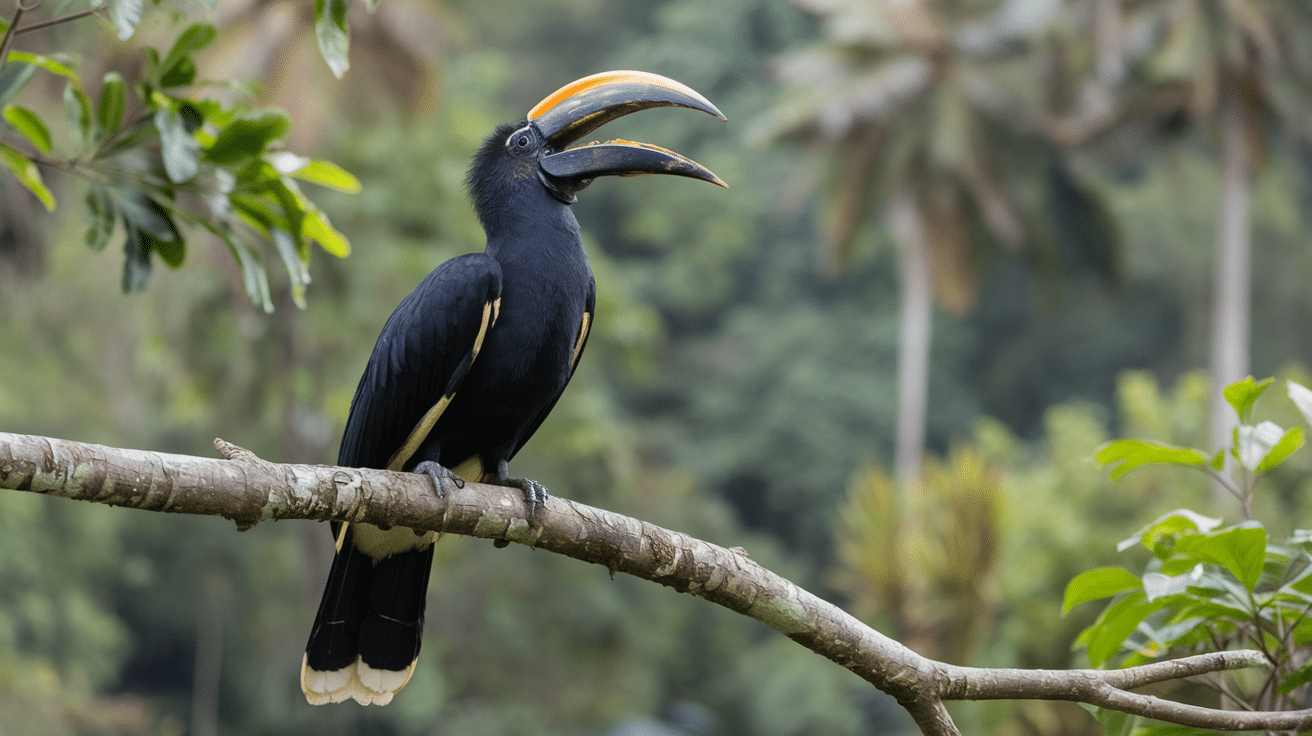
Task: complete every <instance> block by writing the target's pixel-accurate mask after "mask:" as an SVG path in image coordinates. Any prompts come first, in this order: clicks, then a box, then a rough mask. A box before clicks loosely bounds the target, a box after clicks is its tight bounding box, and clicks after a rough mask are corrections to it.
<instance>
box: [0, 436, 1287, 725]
mask: <svg viewBox="0 0 1312 736" xmlns="http://www.w3.org/2000/svg"><path fill="white" fill-rule="evenodd" d="M215 446H216V447H217V448H218V449H219V452H220V453H221V454H222V455H223V456H224V459H208V458H200V457H192V456H186V455H169V454H164V453H158V452H147V451H141V450H121V449H115V448H110V447H104V446H101V445H89V444H82V443H77V442H69V441H66V440H58V439H51V438H47V437H35V436H30V435H17V434H7V433H3V432H0V488H5V489H12V490H18V491H32V492H36V493H44V494H47V495H52V496H62V497H65V498H71V499H77V500H83V501H94V502H97V503H105V504H110V505H113V506H126V507H130V508H138V509H145V510H149V511H164V512H171V513H186V514H203V515H208V516H222V517H225V518H227V519H231V520H233V521H234V522H236V523H237V526H238V528H239V529H248V528H250V527H252V526H254V525H255V524H257V523H259V522H260V521H264V520H278V519H313V520H318V521H326V520H329V519H338V520H342V521H351V522H363V523H369V524H382V525H393V526H406V527H412V528H415V529H428V530H434V531H440V532H444V533H447V534H462V535H466V536H472V537H481V538H484V539H493V540H507V541H510V542H518V543H520V544H526V545H530V546H533V547H536V548H538V549H543V550H547V551H550V552H556V553H559V554H563V555H568V556H570V557H574V558H576V559H580V560H584V561H587V562H592V563H596V564H599V565H604V566H606V567H607V568H609V569H610V570H611V571H612V572H623V573H628V574H630V575H634V576H636V577H640V578H644V579H646V580H651V581H653V582H657V583H660V584H662V585H666V586H669V587H671V588H674V589H675V590H678V591H681V592H685V593H690V594H692V595H695V596H698V597H701V598H705V599H706V600H708V601H711V602H713V603H718V604H719V605H722V606H724V607H726V608H729V609H731V610H733V611H736V612H738V613H741V614H743V615H745V616H750V617H752V618H754V619H756V620H758V621H760V622H762V623H764V624H766V625H768V626H770V627H771V628H773V629H775V630H776V631H779V632H780V633H782V634H785V635H786V636H788V637H789V638H791V639H792V640H794V641H796V642H797V643H799V644H801V645H802V646H804V647H806V648H808V649H810V650H812V651H814V652H816V653H817V654H820V655H821V656H824V657H826V658H828V659H830V660H833V661H834V662H836V663H837V664H840V665H842V666H843V667H846V668H848V669H849V670H851V671H853V672H855V673H856V674H858V675H860V676H861V677H862V678H864V679H865V680H866V681H867V682H869V683H870V684H872V685H874V686H875V687H877V688H879V689H880V690H882V691H884V692H886V693H888V694H889V695H892V696H893V697H894V698H896V699H897V701H898V702H899V703H901V704H902V706H903V707H904V708H906V709H907V711H908V712H909V713H910V714H911V716H912V717H913V718H914V719H915V721H916V723H917V724H918V725H919V726H920V729H921V731H922V733H924V734H926V735H927V736H951V735H956V734H960V732H959V731H958V730H957V727H956V726H955V724H953V722H952V719H951V717H950V716H949V715H948V713H947V710H946V709H945V708H944V706H943V703H944V701H947V700H1003V699H1005V700H1021V699H1025V700H1070V701H1074V702H1081V703H1090V704H1093V705H1097V706H1100V707H1104V708H1110V709H1112V710H1117V711H1122V712H1125V713H1131V714H1135V715H1141V716H1146V717H1149V718H1155V719H1158V720H1162V721H1168V722H1171V723H1178V724H1181V725H1188V726H1194V727H1198V728H1209V729H1215V730H1221V731H1246V730H1276V731H1283V730H1304V729H1308V728H1312V710H1300V711H1285V712H1235V711H1222V710H1214V709H1211V708H1201V707H1198V706H1191V705H1184V704H1181V703H1174V702H1170V701H1164V700H1160V699H1158V698H1154V697H1151V696H1145V695H1139V694H1136V693H1132V692H1129V689H1131V688H1135V687H1139V686H1142V685H1146V684H1149V683H1154V682H1162V681H1165V680H1174V679H1179V678H1183V677H1191V676H1195V675H1201V674H1206V673H1210V672H1218V671H1221V670H1229V669H1237V668H1242V667H1256V666H1263V665H1265V664H1266V662H1265V659H1264V658H1263V657H1262V655H1261V654H1259V653H1258V652H1252V651H1238V652H1219V653H1214V654H1204V655H1198V656H1194V657H1186V658H1184V659H1179V660H1173V661H1169V662H1159V663H1154V664H1148V665H1143V666H1141V667H1134V668H1130V669H1124V670H1065V671H1063V670H1016V669H979V668H973V667H959V666H955V665H949V664H944V663H942V662H936V661H933V660H930V659H926V658H925V657H922V656H920V655H918V654H916V653H915V652H913V651H911V650H910V649H907V648H906V647H904V646H903V645H901V644H899V643H898V642H896V641H894V640H892V639H890V638H888V637H886V636H884V635H883V634H880V633H879V632H877V631H875V630H874V629H872V628H870V627H868V626H866V625H865V624H863V623H861V622H860V621H858V620H856V619H855V618H853V617H852V616H850V615H848V614H847V613H845V612H844V611H842V610H841V609H839V608H838V607H836V606H834V605H832V604H830V603H828V602H826V601H824V600H821V599H820V598H818V597H816V596H814V595H812V594H810V593H808V592H806V591H805V590H802V589H801V588H799V587H797V586H796V585H794V584H792V583H791V582H789V581H787V580H785V579H783V578H782V577H780V576H778V575H776V574H774V573H772V572H770V571H769V570H766V569H765V568H763V567H761V566H760V565H758V564H756V563H755V562H753V561H752V559H751V558H750V557H749V556H748V554H747V552H746V551H744V550H742V549H739V548H735V549H725V548H723V547H719V546H716V545H714V544H710V543H708V542H703V541H701V540H699V539H694V538H692V537H689V536H688V535H686V534H681V533H679V532H674V531H670V530H668V529H663V528H661V527H658V526H655V525H653V524H648V523H646V522H643V521H640V520H637V519H633V518H630V517H627V516H622V515H620V514H615V513H611V512H609V511H605V510H603V509H597V508H593V507H591V506H586V505H584V504H581V503H575V502H573V501H570V500H568V499H564V498H560V497H552V498H551V499H550V500H549V501H548V502H547V505H546V508H545V509H542V510H540V511H539V512H538V513H537V515H536V518H535V524H534V525H530V524H529V523H528V522H527V521H526V520H525V519H526V516H525V512H526V509H525V506H524V500H523V497H522V493H521V492H520V491H519V490H518V489H513V488H503V487H501V486H492V485H482V484H477V483H467V484H466V485H465V487H464V488H448V489H447V492H446V495H445V496H444V497H439V496H438V495H437V494H435V493H434V491H433V486H432V482H431V481H430V480H429V479H428V477H427V476H423V475H414V474H409V473H391V472H387V471H383V470H370V469H361V468H342V467H332V466H322V465H281V464H277V463H270V462H266V461H264V460H261V459H259V458H257V457H255V455H253V454H252V453H250V452H247V451H245V450H242V449H241V448H239V447H236V446H234V445H231V444H228V443H226V442H223V441H222V440H216V441H215ZM288 676H289V677H290V676H291V675H290V670H289V675H288Z"/></svg>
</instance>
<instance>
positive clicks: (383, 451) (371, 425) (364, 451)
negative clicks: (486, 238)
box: [337, 253, 501, 470]
mask: <svg viewBox="0 0 1312 736" xmlns="http://www.w3.org/2000/svg"><path fill="white" fill-rule="evenodd" d="M500 300H501V266H500V265H498V264H497V262H496V261H494V260H493V259H492V258H490V257H488V256H487V255H484V254H482V253H471V254H469V255H464V256H460V257H458V258H453V259H451V260H449V261H447V262H446V263H443V264H442V265H441V266H438V267H437V268H435V269H433V271H432V273H430V274H428V276H427V277H426V278H425V279H424V280H423V281H422V282H420V283H419V285H418V286H416V287H415V289H414V291H412V292H410V294H409V295H408V296H407V297H406V298H405V299H404V300H402V302H401V304H400V305H399V306H397V308H396V311H395V312H393V313H392V316H391V318H389V319H388V320H387V324H386V325H385V326H384V327H383V331H382V334H381V335H379V337H378V342H377V344H376V345H375V346H374V352H373V355H372V356H370V358H369V364H368V366H367V367H366V368H365V371H364V375H363V376H362V377H361V378H360V385H359V387H358V388H357V389H356V392H355V399H354V400H353V401H352V402H351V413H350V416H349V417H348V418H347V420H346V430H345V432H344V433H343V435H342V445H341V450H340V451H339V453H338V457H337V463H338V464H339V465H346V466H351V467H364V468H385V469H389V470H401V469H402V468H403V467H405V466H406V464H407V463H408V462H409V460H410V458H411V457H412V456H413V455H414V453H415V452H416V451H417V450H418V449H419V446H420V445H421V444H422V443H423V440H424V438H425V437H426V436H427V435H428V433H429V432H430V431H431V430H432V428H433V425H434V424H435V423H436V422H437V420H438V418H439V417H441V415H442V412H443V411H444V410H445V409H446V406H447V404H448V403H449V402H450V401H451V398H452V397H454V396H455V393H456V390H457V389H458V388H460V382H461V381H462V380H464V377H465V374H466V373H467V372H468V371H469V367H470V365H471V364H472V363H473V361H474V359H475V358H476V357H477V356H478V351H479V349H480V348H481V347H482V345H483V339H484V337H486V336H487V332H488V330H489V329H491V327H492V324H493V323H494V322H495V321H496V315H497V310H498V308H499V305H500Z"/></svg>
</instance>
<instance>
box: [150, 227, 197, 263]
mask: <svg viewBox="0 0 1312 736" xmlns="http://www.w3.org/2000/svg"><path fill="white" fill-rule="evenodd" d="M142 235H143V239H144V240H145V242H146V245H147V246H149V248H150V249H151V250H153V251H155V252H156V253H158V254H159V257H160V260H162V261H164V264H165V265H167V266H168V267H169V268H177V267H178V266H181V265H182V261H183V259H184V258H185V257H186V255H187V241H185V240H183V239H182V236H181V235H179V234H177V233H174V236H173V237H172V238H170V239H168V240H162V239H160V238H156V237H154V236H152V235H150V234H149V233H143V234H142Z"/></svg>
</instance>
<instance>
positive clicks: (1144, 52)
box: [1083, 0, 1312, 448]
mask: <svg viewBox="0 0 1312 736" xmlns="http://www.w3.org/2000/svg"><path fill="white" fill-rule="evenodd" d="M1083 5H1085V6H1088V7H1089V8H1090V9H1091V10H1092V12H1094V13H1097V14H1100V15H1101V16H1102V17H1105V18H1109V19H1111V20H1110V21H1109V22H1108V23H1107V26H1108V30H1107V32H1106V33H1105V38H1106V39H1108V41H1109V43H1107V44H1105V47H1104V48H1105V50H1106V53H1107V55H1108V57H1109V58H1112V59H1114V61H1113V62H1112V63H1113V64H1115V65H1117V66H1119V67H1120V68H1123V69H1125V70H1126V77H1125V81H1124V83H1123V84H1122V85H1120V87H1121V88H1120V90H1119V97H1120V102H1119V105H1118V106H1117V107H1118V114H1117V115H1116V116H1115V117H1116V118H1117V123H1118V124H1119V123H1124V122H1138V121H1140V120H1141V119H1142V118H1143V117H1144V116H1145V115H1149V116H1158V117H1160V116H1163V115H1167V116H1170V117H1171V119H1172V120H1173V121H1180V120H1184V121H1188V122H1192V123H1194V124H1195V125H1196V126H1197V127H1200V128H1203V129H1208V130H1211V131H1213V136H1212V138H1213V141H1214V143H1213V145H1214V146H1215V150H1216V155H1217V163H1218V167H1219V173H1220V177H1221V195H1220V200H1219V202H1218V203H1217V255H1216V261H1215V272H1214V280H1213V287H1212V327H1211V337H1210V340H1211V349H1210V363H1211V372H1212V381H1213V392H1212V394H1213V397H1212V410H1211V420H1210V437H1211V442H1212V444H1213V446H1214V448H1220V447H1223V446H1227V445H1228V444H1229V443H1230V435H1231V433H1232V431H1233V429H1234V427H1235V426H1236V424H1237V417H1235V416H1234V413H1233V411H1232V410H1231V409H1230V408H1229V406H1228V405H1227V403H1226V402H1225V401H1224V399H1223V397H1222V396H1221V388H1222V387H1224V386H1226V385H1228V384H1230V383H1234V382H1235V381H1238V380H1241V379H1242V378H1243V377H1244V376H1245V375H1247V374H1248V356H1249V331H1250V330H1249V322H1250V318H1249V313H1250V288H1251V284H1250V266H1249V263H1250V251H1251V232H1250V224H1249V221H1250V216H1249V182H1250V179H1251V177H1252V175H1253V173H1254V172H1255V170H1256V169H1257V167H1259V166H1260V165H1261V164H1262V161H1263V159H1264V156H1265V152H1266V149H1267V147H1268V138H1269V137H1270V133H1271V132H1272V131H1275V132H1277V134H1278V135H1279V136H1280V137H1283V138H1285V139H1286V140H1289V141H1290V142H1292V143H1294V144H1295V145H1305V143H1306V141H1307V133H1308V132H1309V129H1308V128H1307V117H1308V111H1309V110H1312V106H1310V105H1309V102H1312V94H1310V93H1312V52H1310V51H1309V48H1308V45H1307V38H1308V37H1309V34H1310V33H1312V5H1310V4H1309V3H1307V2H1305V1H1304V0H1147V1H1145V0H1085V2H1084V3H1083ZM1174 127H1176V128H1178V127H1179V126H1174Z"/></svg>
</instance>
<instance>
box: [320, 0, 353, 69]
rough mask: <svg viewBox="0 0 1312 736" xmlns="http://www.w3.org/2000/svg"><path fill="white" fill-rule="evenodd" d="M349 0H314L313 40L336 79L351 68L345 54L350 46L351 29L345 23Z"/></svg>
mask: <svg viewBox="0 0 1312 736" xmlns="http://www.w3.org/2000/svg"><path fill="white" fill-rule="evenodd" d="M350 5H351V0H314V38H315V40H316V41H318V42H319V53H320V54H321V55H322V56H323V60H324V61H326V62H328V68H329V69H331V70H332V72H333V76H335V77H337V78H338V79H341V78H342V75H343V74H345V73H346V70H348V69H350V68H351V62H350V60H349V59H348V58H347V52H348V51H349V49H350V45H351V29H350V26H349V25H348V24H347V22H346V10H347V8H349V7H350Z"/></svg>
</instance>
